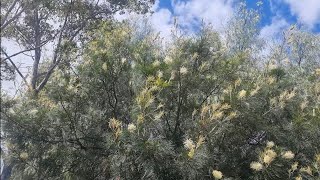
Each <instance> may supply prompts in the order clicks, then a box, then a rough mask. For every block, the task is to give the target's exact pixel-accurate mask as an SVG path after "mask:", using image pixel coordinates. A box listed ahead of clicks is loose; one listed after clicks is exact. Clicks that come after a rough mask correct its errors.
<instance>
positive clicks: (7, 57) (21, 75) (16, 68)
mask: <svg viewBox="0 0 320 180" xmlns="http://www.w3.org/2000/svg"><path fill="white" fill-rule="evenodd" d="M1 51H2V53H3V54H4V55H5V56H6V59H7V60H9V61H10V63H11V64H12V66H13V67H14V69H15V70H16V71H17V73H18V74H19V75H20V77H21V78H22V80H23V81H24V82H25V83H26V84H28V82H27V80H26V78H25V77H24V76H23V74H22V73H21V71H20V70H19V68H18V67H17V66H16V64H15V63H14V62H13V61H12V59H11V58H10V57H9V56H8V54H7V53H6V52H5V51H4V50H3V49H2V48H1ZM2 61H5V60H2Z"/></svg>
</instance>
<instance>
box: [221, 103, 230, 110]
mask: <svg viewBox="0 0 320 180" xmlns="http://www.w3.org/2000/svg"><path fill="white" fill-rule="evenodd" d="M230 108H231V106H230V105H229V104H228V103H225V104H222V105H221V107H220V109H221V110H226V109H230Z"/></svg>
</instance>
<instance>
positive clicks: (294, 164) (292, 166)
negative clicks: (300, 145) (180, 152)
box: [291, 162, 299, 172]
mask: <svg viewBox="0 0 320 180" xmlns="http://www.w3.org/2000/svg"><path fill="white" fill-rule="evenodd" d="M298 165H299V163H298V162H295V163H293V164H292V165H291V170H292V172H293V171H295V170H297V169H298Z"/></svg>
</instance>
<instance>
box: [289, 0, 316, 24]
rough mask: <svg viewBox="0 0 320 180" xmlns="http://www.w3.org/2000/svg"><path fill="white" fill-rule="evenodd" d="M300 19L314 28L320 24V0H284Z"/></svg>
mask: <svg viewBox="0 0 320 180" xmlns="http://www.w3.org/2000/svg"><path fill="white" fill-rule="evenodd" d="M284 1H285V2H286V3H287V4H288V5H289V6H290V11H291V13H292V14H293V15H295V16H297V18H298V21H299V22H301V23H303V24H305V25H307V26H309V27H310V28H312V27H313V26H314V25H316V24H320V1H319V0H284Z"/></svg>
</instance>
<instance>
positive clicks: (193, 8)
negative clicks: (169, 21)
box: [172, 0, 234, 30]
mask: <svg viewBox="0 0 320 180" xmlns="http://www.w3.org/2000/svg"><path fill="white" fill-rule="evenodd" d="M232 4H233V0H190V1H187V2H184V1H174V2H173V3H172V6H173V10H174V14H175V15H176V16H177V17H178V20H179V23H180V24H181V25H182V26H183V27H185V28H187V29H188V30H193V27H199V25H200V23H201V21H202V20H204V21H205V22H209V23H211V24H212V26H213V27H214V28H215V29H217V30H221V29H222V28H223V26H224V25H225V23H226V22H227V20H228V19H229V18H230V17H231V16H232V14H233V11H234V9H233V6H232Z"/></svg>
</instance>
